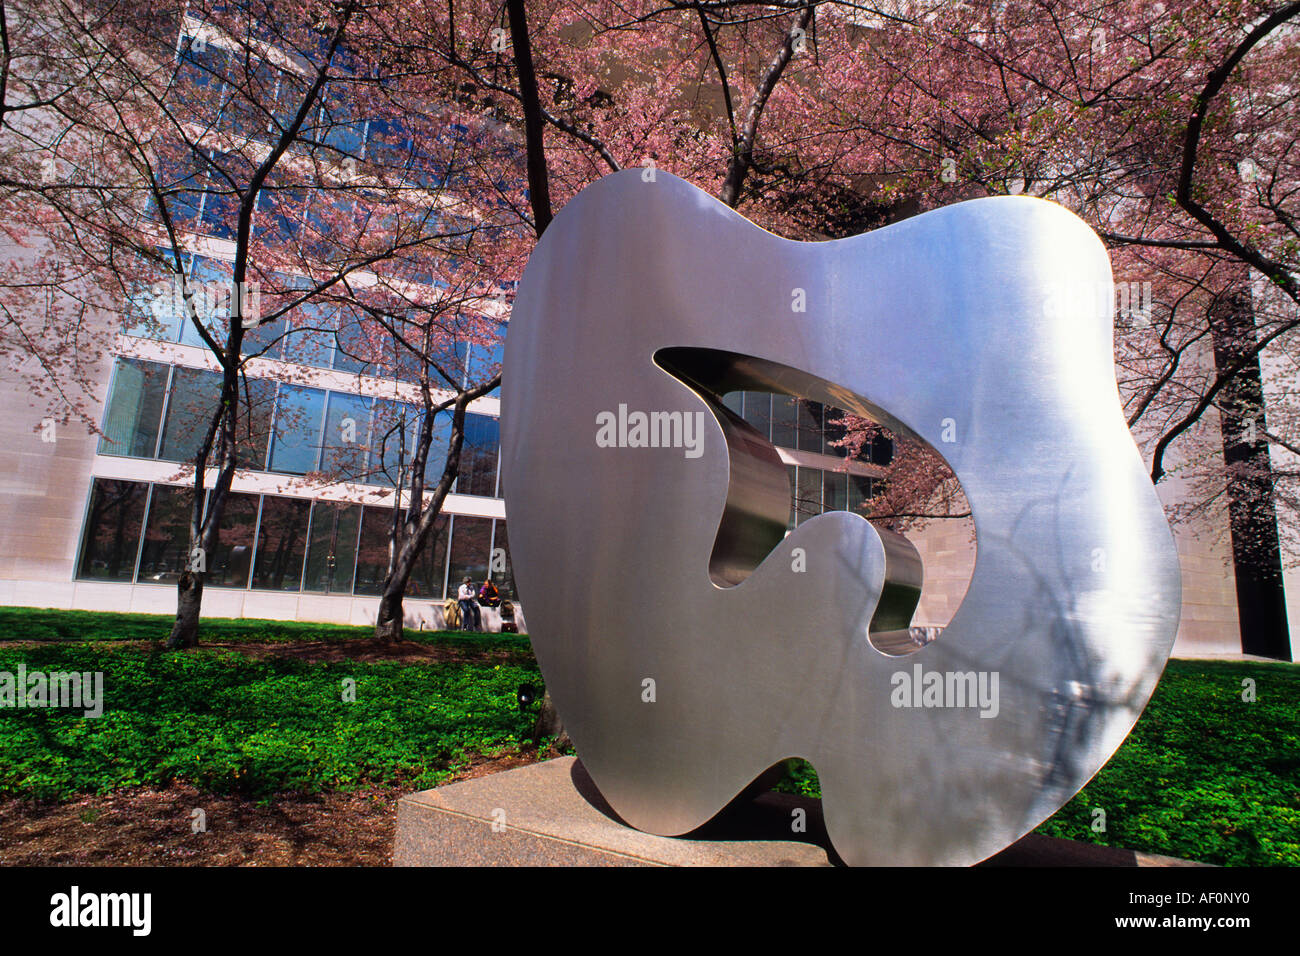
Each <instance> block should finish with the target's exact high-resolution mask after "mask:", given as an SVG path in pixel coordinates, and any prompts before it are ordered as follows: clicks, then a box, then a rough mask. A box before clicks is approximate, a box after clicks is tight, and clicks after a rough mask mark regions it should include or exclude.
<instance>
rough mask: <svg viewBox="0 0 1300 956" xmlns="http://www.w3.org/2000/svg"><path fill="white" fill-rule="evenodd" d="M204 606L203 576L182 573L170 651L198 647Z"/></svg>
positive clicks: (169, 638)
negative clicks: (200, 621)
mask: <svg viewBox="0 0 1300 956" xmlns="http://www.w3.org/2000/svg"><path fill="white" fill-rule="evenodd" d="M202 606H203V575H202V574H195V573H194V572H192V571H182V572H181V576H180V579H179V580H178V581H177V582H176V620H175V621H174V622H172V632H171V634H170V635H169V636H168V638H167V647H168V649H169V650H176V649H178V648H182V647H197V646H198V643H199V610H200V608H201V607H202Z"/></svg>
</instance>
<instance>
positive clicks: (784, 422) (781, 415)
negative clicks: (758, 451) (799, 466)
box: [772, 395, 798, 448]
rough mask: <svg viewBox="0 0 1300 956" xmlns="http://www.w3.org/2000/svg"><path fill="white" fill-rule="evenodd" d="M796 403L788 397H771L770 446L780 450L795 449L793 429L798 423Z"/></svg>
mask: <svg viewBox="0 0 1300 956" xmlns="http://www.w3.org/2000/svg"><path fill="white" fill-rule="evenodd" d="M797 404H798V403H797V401H796V400H795V399H794V398H791V397H790V396H789V395H773V396H772V444H773V445H780V446H781V447H782V448H794V447H795V427H796V425H797V423H798V408H797Z"/></svg>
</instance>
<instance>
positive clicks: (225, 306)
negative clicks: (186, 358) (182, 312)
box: [181, 256, 233, 349]
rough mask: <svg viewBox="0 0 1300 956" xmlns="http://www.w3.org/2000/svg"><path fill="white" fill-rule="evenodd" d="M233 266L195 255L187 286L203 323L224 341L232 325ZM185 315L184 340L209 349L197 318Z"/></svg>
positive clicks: (210, 333) (214, 337)
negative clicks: (201, 334) (195, 321)
mask: <svg viewBox="0 0 1300 956" xmlns="http://www.w3.org/2000/svg"><path fill="white" fill-rule="evenodd" d="M232 276H233V270H232V266H231V264H230V263H228V262H223V261H222V260H220V259H210V258H208V257H206V256H195V257H194V260H193V263H192V265H191V267H190V275H189V279H188V280H187V284H186V286H185V291H186V292H187V293H189V294H190V295H191V297H192V299H193V302H194V308H195V310H196V311H197V312H198V316H199V319H200V320H201V321H202V322H203V327H204V328H205V329H207V330H208V334H209V335H211V336H212V338H213V339H215V340H216V341H217V342H218V343H224V342H225V339H226V332H227V330H228V329H229V328H230V295H231V283H232V281H233V279H232ZM188 315H189V310H186V317H185V318H184V321H183V322H182V324H181V344H182V345H194V346H197V347H199V348H204V349H206V348H207V347H208V346H207V343H206V342H204V341H203V338H202V336H200V335H199V332H198V329H196V328H195V327H194V320H193V319H191V318H189V317H188Z"/></svg>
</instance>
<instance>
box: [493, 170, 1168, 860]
mask: <svg viewBox="0 0 1300 956" xmlns="http://www.w3.org/2000/svg"><path fill="white" fill-rule="evenodd" d="M1110 282H1111V275H1110V266H1109V261H1108V259H1107V257H1106V252H1105V250H1104V248H1103V247H1102V245H1101V243H1100V242H1099V241H1098V239H1097V237H1096V236H1095V235H1094V234H1093V233H1092V232H1091V231H1090V230H1089V229H1088V227H1087V226H1086V225H1084V223H1083V222H1081V221H1080V220H1079V219H1077V218H1075V217H1074V216H1073V215H1072V214H1070V213H1069V212H1068V211H1066V210H1064V209H1062V208H1061V207H1059V206H1057V205H1054V204H1052V203H1049V202H1044V201H1041V200H1037V199H1029V198H1020V197H1002V198H992V199H980V200H975V201H972V202H965V203H961V204H958V205H954V206H950V207H947V208H944V209H940V210H936V211H934V212H931V213H927V214H925V215H921V216H917V217H916V218H913V219H909V220H907V221H904V222H901V223H898V224H895V225H892V226H889V227H887V228H884V229H881V230H879V231H876V232H872V233H869V234H866V235H862V236H857V237H854V238H851V239H844V240H838V241H835V242H824V243H800V242H791V241H787V240H784V239H781V238H779V237H777V236H774V235H772V234H770V233H767V232H764V231H763V230H761V229H759V228H758V227H756V226H755V225H753V224H752V223H750V222H749V221H748V220H746V219H744V218H743V217H741V216H740V215H738V214H737V213H735V212H734V211H732V210H731V209H729V208H727V207H725V206H723V205H722V204H720V203H719V202H717V201H716V200H714V199H712V198H711V197H709V196H707V195H706V194H705V193H703V192H701V191H699V190H698V189H696V188H695V187H693V186H691V185H689V184H687V183H685V182H683V181H682V180H680V179H676V178H674V177H672V176H670V175H668V174H666V173H663V172H657V173H651V175H649V176H647V175H646V174H645V173H644V172H642V171H640V170H633V171H627V172H622V173H617V174H615V175H612V176H608V177H606V178H605V179H602V180H601V181H599V182H597V183H595V184H594V185H592V186H590V187H589V188H587V189H585V190H583V192H582V193H580V194H579V195H578V196H577V197H576V198H574V199H573V200H572V201H571V202H570V203H569V204H568V205H567V206H566V207H565V208H564V210H563V211H562V212H561V213H560V215H559V216H558V217H557V218H556V219H555V221H554V222H553V223H552V224H551V226H550V229H549V230H548V232H547V233H546V235H545V237H544V239H543V240H542V242H541V243H540V244H539V246H538V248H537V250H536V252H535V253H534V255H533V258H532V261H531V262H530V263H529V265H528V269H527V272H526V274H525V276H524V280H523V283H522V285H521V288H520V290H519V295H518V297H517V299H516V302H515V306H514V311H513V316H512V319H511V323H510V333H509V337H508V341H507V345H506V358H505V380H504V386H503V396H502V429H503V437H502V446H503V448H502V450H503V467H504V473H503V477H504V481H505V489H506V496H507V509H508V515H509V522H510V541H511V546H512V554H513V560H514V566H515V573H516V576H517V583H518V587H519V591H520V595H521V597H522V598H523V599H524V600H525V601H526V602H527V605H528V616H529V620H530V622H531V633H532V638H533V645H534V647H535V648H536V651H537V656H538V659H539V661H540V663H541V668H542V673H543V676H544V677H545V680H546V684H547V687H548V688H549V689H550V691H551V694H552V697H553V699H554V701H555V704H556V706H557V708H558V710H559V712H560V714H561V716H562V717H563V719H564V721H565V725H566V727H567V729H568V731H569V733H570V734H571V735H572V737H573V740H574V743H575V745H576V746H577V748H578V752H579V754H580V755H581V757H582V760H583V762H584V764H585V765H586V766H587V768H588V770H589V771H590V773H591V775H592V778H593V779H594V780H595V782H596V784H597V785H598V786H599V787H600V789H601V792H602V793H603V794H604V796H605V797H606V798H607V799H608V801H609V803H610V804H611V805H612V807H613V808H614V809H615V810H616V811H617V812H618V814H619V815H620V816H621V817H622V818H623V819H624V820H625V821H626V822H627V823H629V824H630V825H632V826H634V827H637V828H639V829H642V830H647V831H650V832H654V833H660V834H668V835H676V834H683V833H686V832H688V831H690V830H692V829H694V828H696V827H698V826H700V825H701V824H703V823H705V822H706V821H708V820H709V819H710V818H711V817H712V816H714V815H715V814H716V813H717V812H718V811H719V810H720V809H721V808H722V807H724V806H725V805H726V804H727V803H728V802H729V801H730V800H732V799H733V798H734V797H735V796H736V795H737V794H738V793H739V792H741V791H742V790H743V789H744V788H745V787H746V786H747V785H748V784H750V783H751V782H752V781H754V780H755V778H756V777H758V776H759V775H760V774H761V773H762V772H763V771H764V770H766V769H767V768H769V767H770V766H772V765H774V764H776V763H777V762H778V761H780V760H782V759H784V758H788V757H795V756H797V757H803V758H806V759H807V760H809V761H810V762H811V763H812V764H813V765H814V766H815V768H816V769H817V772H818V774H819V776H820V779H821V783H822V790H823V794H824V801H823V804H824V809H825V814H826V823H827V828H828V831H829V834H830V837H831V840H832V842H833V844H834V846H835V848H836V850H837V851H838V852H839V854H840V855H841V856H842V857H843V858H844V859H845V860H846V861H847V862H849V863H853V864H967V863H973V862H976V861H978V860H981V859H983V858H985V857H988V856H990V855H991V854H993V853H995V852H997V851H999V850H1001V849H1003V848H1004V847H1006V846H1007V845H1009V844H1010V843H1012V842H1014V841H1015V840H1016V839H1018V838H1019V837H1020V836H1022V835H1023V834H1025V833H1027V832H1028V831H1029V830H1031V829H1033V828H1034V827H1035V826H1036V825H1037V824H1038V823H1040V822H1041V821H1042V820H1044V819H1046V818H1047V817H1048V816H1050V815H1051V814H1052V813H1053V812H1055V811H1056V810H1057V809H1058V808H1060V807H1061V806H1062V805H1063V804H1064V803H1065V802H1066V801H1068V800H1069V799H1070V797H1071V796H1072V795H1073V794H1074V793H1076V792H1077V791H1078V790H1079V789H1080V788H1081V787H1082V786H1083V785H1084V784H1085V783H1086V782H1087V781H1088V780H1089V779H1090V778H1091V777H1092V776H1093V774H1095V773H1096V772H1097V770H1098V769H1100V768H1101V766H1102V765H1103V764H1104V763H1105V762H1106V760H1107V759H1108V758H1109V757H1110V755H1111V754H1112V753H1113V752H1114V751H1115V749H1116V748H1117V747H1118V746H1119V744H1120V743H1121V742H1122V741H1123V739H1124V737H1125V735H1126V734H1127V733H1128V732H1129V730H1130V729H1131V727H1132V726H1133V723H1134V721H1135V720H1136V719H1137V717H1138V715H1139V714H1140V713H1141V711H1142V708H1143V707H1144V706H1145V704H1146V702H1147V699H1148V698H1149V696H1150V694H1151V692H1152V690H1153V688H1154V686H1155V683H1156V680H1157V678H1158V677H1159V675H1160V672H1161V670H1162V668H1163V666H1164V663H1165V660H1166V658H1167V657H1168V654H1169V651H1170V647H1171V645H1172V643H1173V638H1174V632H1175V631H1176V629H1177V623H1178V612H1179V604H1180V582H1179V570H1178V563H1177V557H1176V554H1175V550H1174V545H1173V540H1172V538H1171V535H1170V532H1169V529H1168V526H1167V524H1166V522H1165V518H1164V515H1163V513H1162V511H1161V507H1160V504H1159V502H1158V501H1157V499H1156V495H1155V492H1154V490H1153V488H1152V486H1151V483H1150V481H1149V480H1148V478H1147V476H1146V472H1145V469H1144V468H1143V465H1142V461H1141V459H1140V457H1139V455H1138V452H1137V449H1136V448H1135V446H1134V444H1133V441H1132V439H1131V437H1130V435H1129V432H1128V430H1127V428H1126V427H1125V423H1124V418H1123V416H1122V414H1121V408H1120V402H1119V397H1118V394H1117V391H1116V386H1115V376H1114V365H1113V357H1112V342H1111V316H1110V310H1109V308H1108V307H1107V306H1106V304H1105V303H1104V301H1103V299H1102V298H1101V297H1099V296H1097V295H1095V294H1093V293H1094V292H1095V290H1097V289H1098V288H1103V289H1109V288H1110ZM801 299H802V302H803V303H805V304H806V311H805V312H802V313H801V312H798V311H797V309H798V305H799V304H800V301H801ZM738 388H748V389H764V390H768V391H775V392H784V393H788V394H794V395H800V396H804V397H807V398H811V399H815V400H817V401H822V402H826V403H828V404H831V405H834V406H837V407H839V408H843V409H848V410H851V411H855V412H858V413H861V414H865V415H869V416H871V417H873V418H875V419H877V420H879V421H881V422H883V423H885V424H886V425H888V426H889V427H890V428H893V429H895V430H896V431H898V432H899V433H901V434H905V435H908V436H911V437H914V438H920V439H922V440H924V441H926V442H928V443H929V444H930V445H931V446H933V447H934V448H935V449H937V450H939V451H940V452H941V453H942V454H943V455H944V457H945V458H946V459H947V461H948V463H949V464H950V465H951V466H952V468H953V469H954V471H955V472H956V474H957V476H958V478H959V479H960V481H961V483H962V486H963V487H964V489H965V491H966V494H967V496H968V498H969V499H970V503H971V506H972V509H973V513H974V520H975V527H976V536H977V560H976V565H975V570H974V576H973V578H972V580H971V583H970V588H969V590H968V592H967V594H966V598H965V601H964V602H963V603H962V605H961V607H960V608H959V609H958V611H957V613H956V616H955V617H954V618H953V620H952V622H951V624H950V626H949V627H948V628H947V629H946V630H945V631H944V632H943V634H942V635H941V636H940V637H939V639H938V640H937V641H935V642H933V643H931V644H929V645H926V646H925V647H923V648H920V649H918V650H916V651H915V653H911V654H900V653H899V652H900V651H902V650H904V649H905V642H902V641H899V640H896V639H894V638H896V637H897V631H898V630H899V629H901V628H905V627H906V626H907V619H908V617H910V615H911V611H912V608H913V606H914V605H915V597H916V593H917V586H918V584H919V573H920V568H919V564H918V563H917V562H916V560H915V551H914V550H913V549H910V547H909V546H908V545H907V544H906V542H905V540H898V539H896V538H895V537H894V536H891V535H889V534H887V533H885V534H883V535H882V534H881V533H878V532H877V531H876V530H875V529H874V528H873V527H872V526H871V524H869V523H868V522H867V521H866V520H864V519H863V518H861V517H859V516H858V515H855V514H850V513H847V512H835V513H828V514H825V515H822V516H820V517H817V518H813V519H811V520H809V521H807V522H805V523H804V524H802V525H800V526H799V528H798V529H797V530H795V531H794V532H793V533H792V534H790V535H789V536H788V537H784V538H783V537H782V536H783V533H784V530H785V523H786V518H787V515H788V512H789V497H790V490H789V481H788V478H787V475H786V471H785V468H784V466H782V465H781V464H780V462H779V460H778V459H777V457H776V455H775V453H774V451H773V449H772V448H771V446H770V445H768V443H767V442H766V440H765V439H762V438H760V437H758V435H757V433H755V432H754V431H753V429H751V428H749V427H748V426H747V425H746V424H745V423H744V422H743V421H741V420H740V419H737V418H736V417H735V416H734V415H732V414H731V413H730V412H729V411H728V410H727V409H726V408H725V407H724V406H722V404H721V402H720V400H719V397H720V396H721V395H723V394H725V393H726V392H728V391H731V390H734V389H738ZM638 413H642V414H641V415H638ZM642 416H644V417H642ZM696 428H698V429H699V433H698V434H694V433H693V431H694V430H695V429H696ZM946 439H951V440H946ZM796 549H803V560H804V561H806V567H807V570H806V572H804V573H800V572H799V571H797V570H795V568H796V567H797V566H798V564H799V561H798V560H797V558H798V555H797V553H796ZM891 635H892V637H891ZM931 675H937V676H931ZM981 681H982V683H981ZM913 685H915V686H913ZM990 689H991V690H992V691H993V692H994V694H993V697H994V700H993V702H992V703H993V705H992V706H972V701H971V697H972V696H976V695H978V693H979V692H980V690H983V691H984V692H985V693H986V694H987V692H988V691H989V690H990ZM986 704H987V701H986ZM990 711H991V712H990Z"/></svg>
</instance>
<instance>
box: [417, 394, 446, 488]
mask: <svg viewBox="0 0 1300 956" xmlns="http://www.w3.org/2000/svg"><path fill="white" fill-rule="evenodd" d="M450 444H451V412H447V411H444V412H439V413H438V414H437V415H435V416H434V419H433V440H432V441H431V442H430V443H429V456H428V457H427V458H425V460H424V487H425V488H432V487H434V486H436V485H437V484H438V482H439V481H440V480H441V479H442V472H443V469H445V468H446V467H447V448H448V446H449V445H450Z"/></svg>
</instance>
